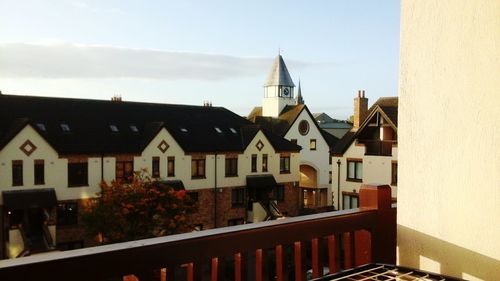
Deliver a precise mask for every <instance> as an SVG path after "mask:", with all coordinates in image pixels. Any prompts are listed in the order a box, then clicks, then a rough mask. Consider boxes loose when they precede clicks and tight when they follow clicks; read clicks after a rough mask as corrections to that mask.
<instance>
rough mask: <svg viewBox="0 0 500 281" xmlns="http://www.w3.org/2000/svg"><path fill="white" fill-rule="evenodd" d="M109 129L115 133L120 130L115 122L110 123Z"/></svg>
mask: <svg viewBox="0 0 500 281" xmlns="http://www.w3.org/2000/svg"><path fill="white" fill-rule="evenodd" d="M109 129H110V130H111V132H113V133H118V131H119V130H118V127H117V126H116V125H113V124H111V125H109Z"/></svg>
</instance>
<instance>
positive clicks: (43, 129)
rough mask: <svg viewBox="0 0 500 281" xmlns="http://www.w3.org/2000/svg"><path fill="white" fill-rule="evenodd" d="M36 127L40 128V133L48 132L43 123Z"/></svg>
mask: <svg viewBox="0 0 500 281" xmlns="http://www.w3.org/2000/svg"><path fill="white" fill-rule="evenodd" d="M36 126H37V127H38V129H39V130H40V131H44V132H45V131H47V128H45V124H43V123H37V124H36Z"/></svg>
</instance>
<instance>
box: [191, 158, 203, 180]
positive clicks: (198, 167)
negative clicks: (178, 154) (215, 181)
mask: <svg viewBox="0 0 500 281" xmlns="http://www.w3.org/2000/svg"><path fill="white" fill-rule="evenodd" d="M191 178H193V179H201V178H205V159H193V160H192V161H191Z"/></svg>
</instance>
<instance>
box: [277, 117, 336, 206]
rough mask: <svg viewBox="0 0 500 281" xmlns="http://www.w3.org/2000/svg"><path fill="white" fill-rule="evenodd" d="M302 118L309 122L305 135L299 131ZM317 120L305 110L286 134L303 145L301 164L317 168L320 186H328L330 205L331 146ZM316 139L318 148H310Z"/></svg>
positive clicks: (286, 136) (288, 138) (329, 202)
mask: <svg viewBox="0 0 500 281" xmlns="http://www.w3.org/2000/svg"><path fill="white" fill-rule="evenodd" d="M302 120H306V121H307V122H308V123H309V132H308V133H307V134H306V135H305V136H303V135H301V134H300V133H299V124H300V122H301V121H302ZM315 122H316V121H315V120H314V119H312V118H311V116H310V115H309V114H308V113H307V111H306V110H303V111H302V112H301V113H300V114H299V116H298V117H297V119H296V120H295V122H294V123H293V125H292V126H291V127H290V129H289V130H288V132H287V133H286V135H285V138H286V139H287V140H291V139H296V140H297V144H298V145H300V146H302V150H301V151H300V164H301V165H302V164H304V165H309V166H311V167H313V168H314V169H316V171H317V175H318V179H317V182H318V188H328V196H327V198H328V205H330V204H331V184H330V183H329V179H330V178H329V177H330V169H331V166H330V161H329V158H330V147H329V146H328V144H327V143H326V141H325V139H324V138H323V136H322V135H321V132H320V131H319V130H318V128H317V127H316V125H315ZM311 139H316V150H310V149H309V145H310V140H311Z"/></svg>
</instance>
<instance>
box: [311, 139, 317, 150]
mask: <svg viewBox="0 0 500 281" xmlns="http://www.w3.org/2000/svg"><path fill="white" fill-rule="evenodd" d="M309 149H310V150H316V139H311V140H310V141H309Z"/></svg>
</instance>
